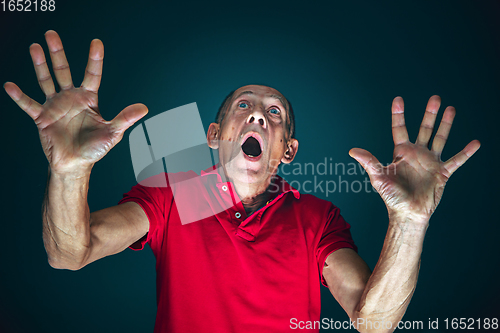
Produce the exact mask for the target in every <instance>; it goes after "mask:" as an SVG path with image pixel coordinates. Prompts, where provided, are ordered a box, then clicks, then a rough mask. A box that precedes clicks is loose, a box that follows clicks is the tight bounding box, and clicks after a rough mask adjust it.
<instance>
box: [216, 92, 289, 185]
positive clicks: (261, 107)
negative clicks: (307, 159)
mask: <svg viewBox="0 0 500 333" xmlns="http://www.w3.org/2000/svg"><path fill="white" fill-rule="evenodd" d="M285 103H286V102H285V98H284V97H283V95H281V94H280V93H279V92H278V91H277V90H276V89H273V88H270V87H266V86H258V85H250V86H244V87H241V88H239V89H238V90H236V91H235V93H234V94H233V98H232V101H231V103H230V105H229V108H228V110H227V111H226V114H225V116H224V118H223V120H222V122H221V124H220V127H219V128H218V137H217V140H219V141H218V146H219V160H220V163H221V164H222V166H223V167H224V169H225V171H226V174H227V176H228V177H229V178H230V179H232V180H233V181H238V182H240V183H248V184H255V183H261V182H266V181H268V180H269V179H270V177H271V176H272V175H273V174H274V173H275V172H276V169H277V168H278V165H279V163H280V162H281V161H283V162H285V163H289V162H290V161H289V160H288V159H286V158H284V155H285V152H286V151H287V148H288V144H289V141H290V139H289V124H288V121H287V119H288V115H287V110H286V109H285ZM292 159H293V158H292Z"/></svg>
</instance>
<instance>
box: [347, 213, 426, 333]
mask: <svg viewBox="0 0 500 333" xmlns="http://www.w3.org/2000/svg"><path fill="white" fill-rule="evenodd" d="M427 222H428V221H422V220H418V221H417V220H416V219H415V218H408V217H407V216H395V215H392V216H390V218H389V228H388V231H387V235H386V238H385V241H384V245H383V248H382V252H381V254H380V258H379V261H378V262H377V265H376V266H375V269H374V271H373V273H372V275H371V277H370V279H369V280H368V283H367V284H366V287H365V290H364V292H363V294H362V296H361V299H360V302H359V303H358V306H357V307H356V310H355V312H354V317H355V318H353V319H354V320H355V321H356V322H357V323H362V322H363V320H364V325H360V326H359V327H358V329H359V330H360V331H361V332H365V331H366V332H369V331H372V329H371V328H375V327H382V326H379V325H376V323H375V322H379V324H382V323H387V322H391V325H390V326H391V327H392V329H389V330H385V331H392V330H393V329H395V328H396V326H397V324H398V322H399V321H400V320H401V318H402V317H403V315H404V313H405V311H406V308H407V307H408V304H409V302H410V299H411V297H412V295H413V292H414V290H415V286H416V283H417V277H418V271H419V268H420V257H421V253H422V245H423V240H424V236H425V232H426V230H427V225H428V223H427ZM370 322H371V323H372V324H373V325H370ZM384 325H385V326H383V327H388V326H389V325H388V324H384ZM373 331H375V329H373ZM378 331H380V330H378Z"/></svg>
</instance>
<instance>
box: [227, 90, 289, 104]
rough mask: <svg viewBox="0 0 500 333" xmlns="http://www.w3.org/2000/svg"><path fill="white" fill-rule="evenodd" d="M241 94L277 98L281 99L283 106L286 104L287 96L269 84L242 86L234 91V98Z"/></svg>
mask: <svg viewBox="0 0 500 333" xmlns="http://www.w3.org/2000/svg"><path fill="white" fill-rule="evenodd" d="M241 95H252V96H256V97H260V98H265V97H270V98H275V99H277V100H279V101H280V102H281V103H282V104H283V106H286V98H285V97H284V96H283V95H282V94H281V93H280V92H279V91H278V90H276V89H274V88H271V87H267V86H260V85H248V86H244V87H241V88H239V89H237V90H236V91H235V92H234V94H233V96H234V97H233V99H237V98H238V97H240V96H241Z"/></svg>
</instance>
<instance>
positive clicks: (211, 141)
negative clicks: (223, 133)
mask: <svg viewBox="0 0 500 333" xmlns="http://www.w3.org/2000/svg"><path fill="white" fill-rule="evenodd" d="M219 132H220V126H219V124H217V123H211V124H210V126H208V132H207V144H208V146H209V147H210V148H212V149H217V148H219V140H220V134H219Z"/></svg>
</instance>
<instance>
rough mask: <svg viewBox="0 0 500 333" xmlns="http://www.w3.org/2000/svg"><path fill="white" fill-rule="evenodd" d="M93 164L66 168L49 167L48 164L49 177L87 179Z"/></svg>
mask: <svg viewBox="0 0 500 333" xmlns="http://www.w3.org/2000/svg"><path fill="white" fill-rule="evenodd" d="M92 167H93V165H88V166H80V167H74V168H71V169H66V170H59V169H54V168H51V167H50V165H49V179H50V178H51V179H55V180H58V181H62V182H65V181H71V182H75V181H88V180H89V179H90V173H91V171H92Z"/></svg>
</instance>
